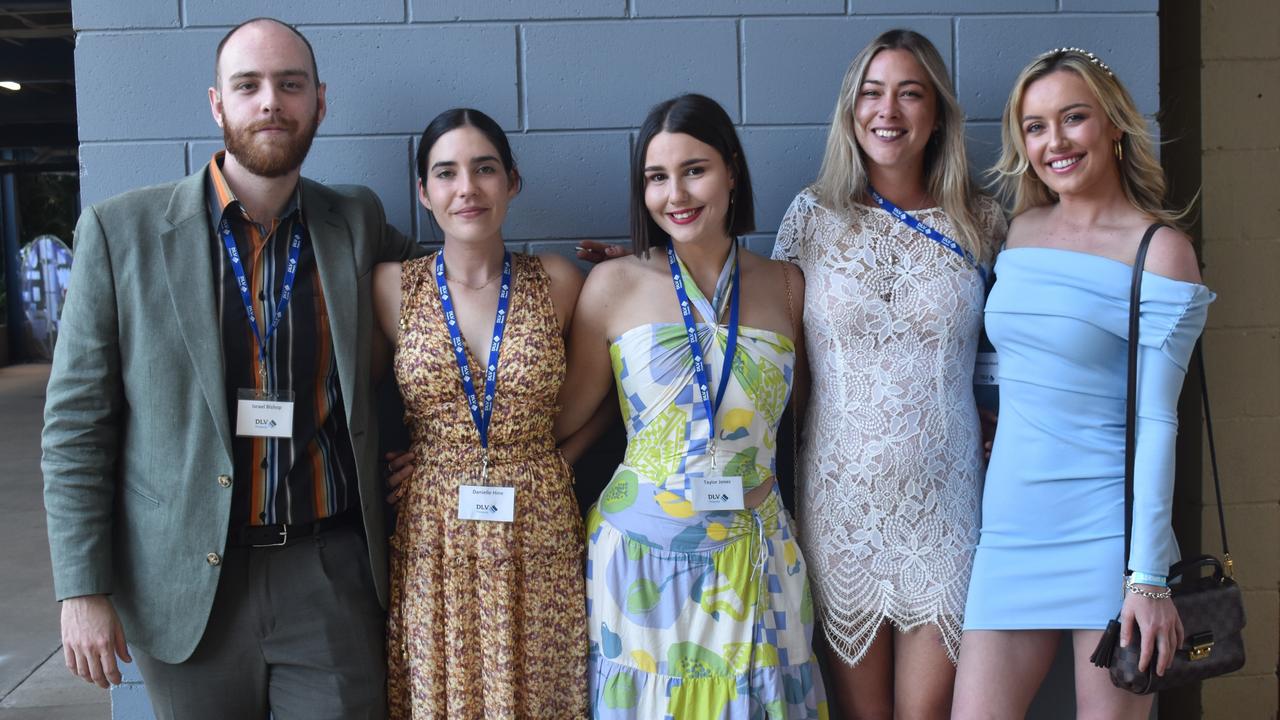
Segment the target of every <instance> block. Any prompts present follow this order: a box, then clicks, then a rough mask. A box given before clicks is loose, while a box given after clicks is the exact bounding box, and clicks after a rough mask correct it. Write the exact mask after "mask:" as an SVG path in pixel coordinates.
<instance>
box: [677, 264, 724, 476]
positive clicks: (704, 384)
mask: <svg viewBox="0 0 1280 720" xmlns="http://www.w3.org/2000/svg"><path fill="white" fill-rule="evenodd" d="M667 262H668V264H670V265H671V282H672V284H673V285H675V288H676V299H677V300H679V301H680V315H681V317H682V318H683V319H684V329H685V333H686V334H687V336H688V340H689V352H691V353H693V374H694V378H695V379H696V380H697V382H698V397H699V399H700V400H702V406H703V408H704V409H705V410H706V413H707V423H708V424H709V425H710V426H711V434H710V440H709V442H708V446H707V451H708V454H709V455H711V463H712V466H713V467H714V466H715V452H716V413H717V412H719V410H720V403H722V402H723V401H724V394H725V389H726V388H728V387H729V376H730V375H731V374H733V356H734V354H735V353H736V352H737V349H738V300H739V295H740V294H741V293H740V286H739V284H738V278H739V271H738V246H737V242H736V241H735V242H734V245H733V247H732V248H731V249H730V252H729V258H728V260H727V261H726V262H729V263H732V264H733V280H732V283H733V284H732V285H731V286H730V288H729V341H728V343H727V344H726V345H725V349H724V364H723V366H722V367H721V369H720V386H719V388H717V390H716V397H715V401H714V403H713V402H712V398H711V396H710V394H709V390H710V382H708V380H707V368H706V364H705V362H704V361H703V356H702V345H701V344H700V343H699V342H698V328H697V326H696V325H695V324H694V322H693V304H692V303H691V302H690V301H689V293H688V291H686V290H685V287H684V277H683V276H682V275H681V274H680V265H679V262H678V261H677V260H676V251H675V248H673V247H672V246H671V245H670V244H668V245H667ZM703 321H704V322H709V323H710V324H711V325H713V326H714V325H716V324H717V323H718V321H719V318H718V317H711V318H703Z"/></svg>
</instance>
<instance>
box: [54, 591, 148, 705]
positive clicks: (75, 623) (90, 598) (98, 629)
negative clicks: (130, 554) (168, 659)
mask: <svg viewBox="0 0 1280 720" xmlns="http://www.w3.org/2000/svg"><path fill="white" fill-rule="evenodd" d="M62 654H63V657H64V658H65V659H66V661H67V669H68V670H70V671H71V673H72V674H73V675H78V676H79V677H81V678H84V680H85V681H86V682H91V683H94V684H95V685H97V686H98V687H100V688H107V687H110V686H111V685H119V684H120V667H119V666H118V665H116V656H117V655H118V656H120V659H121V660H124V661H125V662H133V658H132V657H130V656H129V647H128V646H127V645H126V644H125V641H124V626H123V625H121V624H120V618H118V617H116V609H115V608H114V607H112V605H111V601H110V600H108V599H107V596H106V595H82V596H80V597H73V598H67V599H66V600H63V601H62Z"/></svg>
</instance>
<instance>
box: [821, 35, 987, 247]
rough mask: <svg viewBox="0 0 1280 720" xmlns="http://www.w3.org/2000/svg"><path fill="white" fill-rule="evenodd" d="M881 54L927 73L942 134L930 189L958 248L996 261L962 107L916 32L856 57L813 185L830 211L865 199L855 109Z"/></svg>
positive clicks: (932, 145)
mask: <svg viewBox="0 0 1280 720" xmlns="http://www.w3.org/2000/svg"><path fill="white" fill-rule="evenodd" d="M881 50H906V51H907V52H909V53H911V55H912V56H913V57H915V59H916V62H919V63H920V66H921V67H923V68H924V70H925V72H926V73H927V74H928V75H929V81H930V83H932V84H933V91H934V96H935V98H936V99H937V108H938V130H937V132H935V133H934V134H933V136H932V137H930V138H929V144H928V145H926V146H925V151H924V173H925V184H926V187H927V188H928V191H929V194H930V195H931V196H932V197H933V199H934V201H936V202H937V203H938V204H939V205H940V206H941V207H942V210H943V211H944V212H946V214H947V216H948V217H949V218H951V223H952V225H954V226H955V230H956V235H958V237H956V238H955V239H956V242H958V243H960V244H961V245H962V246H964V248H965V249H966V250H968V251H969V252H971V253H973V254H974V256H975V257H977V258H978V261H979V262H986V261H987V260H988V259H989V258H990V257H991V255H992V248H991V243H990V240H989V239H988V238H985V237H984V236H983V232H982V230H981V228H980V227H979V225H978V220H977V218H978V208H977V199H978V190H977V188H976V187H974V185H973V181H972V180H970V178H969V161H968V155H967V154H966V152H965V143H964V112H963V111H962V110H961V109H960V103H959V102H957V101H956V93H955V89H954V88H953V87H952V86H951V78H950V76H949V75H948V74H947V67H946V65H945V64H944V63H943V62H942V56H941V55H940V54H939V53H938V49H937V48H936V47H934V46H933V43H931V42H929V39H928V38H926V37H925V36H923V35H921V34H920V33H918V32H915V31H914V30H905V29H901V28H899V29H894V30H887V31H885V32H883V33H881V34H880V36H879V37H877V38H876V39H875V40H872V41H871V42H870V43H869V44H868V45H867V46H866V47H864V48H862V50H861V51H860V52H859V53H858V54H857V55H855V56H854V58H853V62H851V63H849V69H848V70H847V71H846V72H845V74H844V82H843V83H841V85H840V96H839V97H838V98H837V99H836V109H835V115H834V116H833V117H832V118H831V131H830V132H829V133H828V134H827V149H826V153H825V154H824V155H823V157H822V169H821V170H820V171H819V172H818V179H817V180H816V181H814V183H813V185H812V190H813V193H814V194H815V195H816V196H817V197H818V202H820V203H821V204H822V205H823V206H825V207H827V208H828V209H831V210H835V211H839V212H849V211H851V210H853V209H854V206H855V205H856V203H857V201H858V200H859V199H861V198H862V197H864V196H865V195H866V192H867V187H868V185H869V183H868V180H867V169H866V162H867V161H866V158H865V157H864V155H863V153H862V149H861V148H860V147H858V140H857V136H856V135H854V125H855V123H856V120H855V119H854V116H853V107H854V104H855V103H856V102H857V100H858V91H859V89H860V88H861V87H862V81H863V80H864V79H866V76H867V67H868V66H869V65H871V60H872V59H873V58H875V56H876V55H877V54H879V52H880V51H881Z"/></svg>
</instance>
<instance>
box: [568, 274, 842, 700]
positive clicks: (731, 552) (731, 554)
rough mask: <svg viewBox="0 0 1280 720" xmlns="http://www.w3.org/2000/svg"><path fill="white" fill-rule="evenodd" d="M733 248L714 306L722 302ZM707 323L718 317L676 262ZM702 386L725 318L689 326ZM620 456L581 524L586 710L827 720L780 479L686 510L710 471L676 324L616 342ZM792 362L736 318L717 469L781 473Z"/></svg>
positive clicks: (773, 339)
mask: <svg viewBox="0 0 1280 720" xmlns="http://www.w3.org/2000/svg"><path fill="white" fill-rule="evenodd" d="M733 261H734V255H733V254H731V255H730V258H729V262H728V263H726V265H725V270H724V271H723V272H722V273H721V275H720V281H719V282H718V283H717V287H716V292H715V300H716V302H715V303H714V307H716V308H723V307H724V306H725V304H726V303H727V299H728V296H729V285H730V283H731V280H730V277H731V272H730V269H731V267H732V262H733ZM680 270H681V272H682V273H683V274H684V276H685V287H686V288H687V289H688V291H689V295H690V300H691V301H692V302H693V304H694V306H695V308H696V309H697V312H698V315H699V316H700V317H701V318H710V317H719V316H720V313H718V312H714V311H713V310H712V307H713V305H712V304H711V303H708V301H707V299H706V297H705V296H704V295H702V293H701V292H700V291H699V290H698V288H697V285H696V283H694V282H693V281H692V279H691V278H690V276H689V274H688V271H687V270H686V269H685V268H684V266H683V264H682V265H681V266H680ZM698 336H699V340H700V342H701V345H702V350H703V354H704V356H705V358H706V365H707V366H708V375H709V376H710V378H709V379H710V384H711V387H713V388H715V387H717V386H718V385H719V380H720V378H719V372H720V368H721V367H722V364H723V362H724V349H725V345H726V342H727V338H728V328H727V327H725V326H713V325H709V324H699V325H698ZM610 353H611V355H612V359H613V370H614V375H615V377H616V379H617V383H618V389H619V390H618V395H619V402H620V403H621V410H622V416H623V418H624V420H625V422H626V425H627V436H628V442H627V452H626V457H625V458H624V460H623V463H622V464H621V465H620V466H618V469H617V470H616V471H615V473H614V475H613V479H612V481H611V482H610V483H609V485H608V487H606V488H605V490H604V492H603V493H602V494H601V496H600V501H599V502H598V503H597V504H596V506H595V507H593V508H592V509H591V512H590V514H589V516H588V518H587V540H588V559H587V609H588V616H589V634H590V642H591V646H590V659H589V681H590V684H591V708H592V713H593V716H594V717H596V718H602V719H603V718H608V719H613V718H627V719H644V720H649V719H657V718H670V719H671V720H719V719H720V718H770V719H774V718H784V719H787V720H793V719H796V718H826V717H827V704H826V696H825V693H824V690H823V686H822V677H821V675H820V674H819V671H818V666H817V664H816V663H815V661H814V657H813V653H812V645H811V640H812V635H813V603H812V600H811V599H810V595H809V583H808V579H807V577H806V574H805V563H804V559H803V558H802V557H801V554H800V548H799V546H798V545H797V543H796V538H795V532H794V528H793V526H792V521H791V517H790V516H789V515H788V513H787V511H786V509H785V508H783V506H782V502H781V499H780V498H779V495H778V491H777V490H776V489H775V490H774V491H773V492H772V493H770V494H769V496H768V499H767V500H765V501H764V502H763V503H761V504H760V505H759V506H757V507H756V508H754V509H749V510H739V511H724V512H695V511H694V510H693V506H692V504H691V502H690V501H689V500H686V499H685V491H686V488H688V487H689V486H690V483H689V478H690V477H692V476H694V475H697V474H711V473H710V470H711V459H710V457H709V456H707V455H706V448H707V445H708V442H707V441H708V433H709V424H708V422H707V417H706V411H705V409H704V405H703V404H702V402H701V401H700V400H699V399H698V398H697V396H696V395H695V381H694V371H693V358H692V353H690V351H689V346H688V336H687V335H686V333H685V328H684V325H683V324H681V323H656V324H650V325H642V326H639V327H636V328H633V329H631V330H628V331H627V332H625V333H623V334H622V335H621V336H619V337H617V338H615V339H614V341H613V343H612V345H611V346H610ZM794 368H795V347H794V345H793V344H792V342H791V340H789V339H788V338H786V337H784V336H782V335H779V334H777V333H774V332H771V331H765V330H760V329H756V328H750V327H742V328H741V329H740V332H739V339H738V349H737V352H736V354H735V356H734V364H733V379H732V380H731V381H730V382H729V384H728V389H727V391H726V397H725V398H724V400H723V401H722V402H721V404H720V410H719V413H718V415H717V417H716V421H717V422H716V433H717V436H718V438H717V442H716V446H717V463H718V466H719V472H718V474H721V475H740V476H742V478H743V487H744V489H745V490H750V489H751V488H753V487H756V486H758V485H760V484H761V483H762V482H765V481H766V480H768V479H769V478H770V477H772V476H773V475H774V468H775V454H776V450H777V429H778V423H779V420H780V419H781V417H782V411H783V409H784V408H785V407H786V404H787V398H788V396H789V395H790V390H791V383H792V380H793V371H794Z"/></svg>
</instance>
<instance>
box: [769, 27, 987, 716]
mask: <svg viewBox="0 0 1280 720" xmlns="http://www.w3.org/2000/svg"><path fill="white" fill-rule="evenodd" d="M963 117H964V116H963V114H962V112H961V110H960V107H959V105H958V104H957V103H956V100H955V96H954V92H953V90H952V87H951V83H950V81H949V80H948V76H947V70H946V67H945V66H944V65H943V62H942V58H941V57H940V56H939V55H938V51H937V50H936V49H935V48H934V46H933V45H932V44H931V43H930V42H929V41H928V40H927V39H925V38H924V37H923V36H921V35H919V34H917V33H915V32H912V31H909V30H891V31H889V32H886V33H884V34H882V35H881V36H880V37H878V38H876V39H875V40H873V41H872V43H871V44H870V45H868V46H867V47H866V48H864V49H863V50H862V51H861V52H860V53H859V54H858V55H857V57H855V58H854V59H853V62H852V64H851V65H850V66H849V70H848V72H847V73H846V75H845V78H844V84H843V86H842V88H841V90H840V98H839V100H838V101H837V104H836V111H835V118H834V120H833V121H832V124H831V131H830V135H829V137H828V139H827V150H826V155H825V157H824V158H823V163H822V170H821V173H820V175H819V178H818V180H817V182H815V183H814V184H813V186H811V187H809V188H806V189H805V190H804V191H802V192H801V193H800V194H799V195H798V196H797V197H796V199H795V201H794V202H793V203H792V204H791V208H790V209H789V210H788V211H787V215H786V218H785V219H784V220H783V222H782V225H781V227H780V229H779V231H778V240H777V244H776V246H775V249H774V257H775V258H782V259H786V260H790V261H791V262H794V263H795V264H797V265H798V266H799V267H800V269H801V270H803V271H804V274H805V278H806V284H807V288H806V292H805V301H804V317H805V341H806V343H807V344H808V346H809V348H810V367H811V368H812V376H813V385H812V391H811V398H810V401H809V403H808V409H807V412H806V416H805V420H804V426H805V428H806V430H805V440H804V443H803V446H802V448H801V451H800V456H799V467H798V476H797V495H798V499H797V519H798V522H799V525H800V529H799V532H800V541H801V544H802V547H803V550H804V554H805V557H806V558H808V560H809V572H810V576H811V579H812V582H813V588H814V597H815V600H816V601H817V606H818V612H819V619H820V622H821V626H822V628H823V630H824V631H825V636H826V639H827V643H828V646H829V647H830V649H831V651H832V652H831V661H832V662H831V663H830V668H831V672H832V677H831V680H832V683H831V684H832V686H833V688H834V694H835V695H836V696H837V697H838V699H839V704H840V706H841V708H842V710H843V713H844V715H845V717H846V718H849V717H858V718H863V717H875V718H880V717H884V718H889V717H894V716H895V708H896V715H897V716H898V717H912V718H924V717H940V718H945V717H947V715H948V713H949V710H950V702H951V690H952V685H953V683H954V677H955V675H954V673H955V669H954V664H955V662H956V655H957V650H958V648H959V645H960V632H961V627H962V624H963V612H964V603H965V593H966V589H967V586H968V582H969V571H970V567H971V565H972V559H973V550H974V546H975V544H976V543H977V539H978V511H979V496H980V492H981V482H982V462H983V461H982V449H981V444H982V440H981V432H980V426H979V421H978V411H977V409H976V407H975V404H974V396H973V373H974V360H975V352H976V347H977V342H978V337H979V333H980V329H981V323H982V304H983V297H984V293H985V289H986V283H985V279H986V274H987V272H988V270H987V268H988V267H989V264H990V259H991V257H992V255H993V254H994V248H995V247H997V246H998V244H999V242H1000V240H1001V239H1002V238H1003V235H1004V231H1005V221H1004V218H1003V215H1002V213H1001V211H1000V208H999V206H998V205H997V204H996V203H995V201H993V200H992V199H991V198H989V197H986V196H982V195H979V194H978V192H977V191H976V190H975V189H974V187H973V185H972V184H971V182H970V180H969V176H968V167H967V163H966V160H965V149H964V132H963V126H962V124H963ZM876 191H878V194H879V197H876V195H877V193H876ZM882 203H887V204H882ZM895 206H896V207H897V208H901V209H902V210H905V211H906V217H904V218H902V219H899V218H898V217H897V216H895V215H894V214H892V213H891V212H890V211H891V210H892V209H895ZM913 221H919V222H920V223H923V224H924V225H925V226H927V227H922V228H920V229H917V228H916V227H914V226H913V225H912V224H910V223H912V222H913ZM930 229H931V230H932V231H934V235H935V237H933V238H931V237H929V236H927V235H926V234H925V232H927V231H929V230H930ZM937 235H941V236H943V237H936V236H937ZM948 241H953V242H951V243H950V247H949V246H948ZM895 678H897V682H896V683H895Z"/></svg>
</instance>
